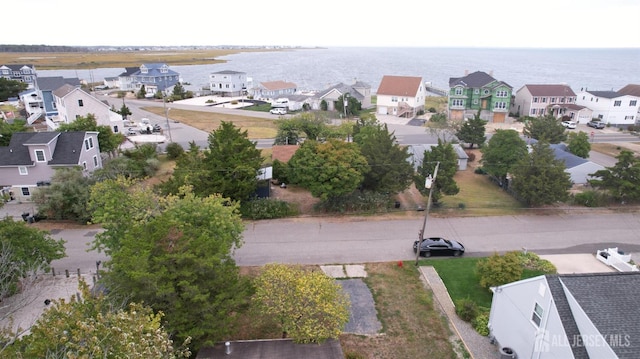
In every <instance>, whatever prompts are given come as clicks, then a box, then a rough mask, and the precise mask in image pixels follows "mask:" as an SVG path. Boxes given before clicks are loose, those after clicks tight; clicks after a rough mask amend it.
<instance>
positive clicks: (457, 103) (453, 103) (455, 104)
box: [451, 99, 464, 107]
mask: <svg viewBox="0 0 640 359" xmlns="http://www.w3.org/2000/svg"><path fill="white" fill-rule="evenodd" d="M451 106H452V107H462V106H464V100H461V99H453V100H451Z"/></svg>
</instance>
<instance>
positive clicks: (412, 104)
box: [376, 75, 427, 118]
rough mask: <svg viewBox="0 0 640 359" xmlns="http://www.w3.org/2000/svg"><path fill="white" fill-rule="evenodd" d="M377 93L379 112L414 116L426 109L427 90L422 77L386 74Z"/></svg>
mask: <svg viewBox="0 0 640 359" xmlns="http://www.w3.org/2000/svg"><path fill="white" fill-rule="evenodd" d="M376 94H377V98H378V101H377V109H376V113H377V114H380V115H393V116H398V117H407V118H413V117H415V116H416V115H417V114H418V112H419V111H424V101H425V98H426V95H427V90H426V88H425V86H424V83H423V82H422V77H412V76H389V75H385V76H383V77H382V81H380V86H378V91H377V92H376Z"/></svg>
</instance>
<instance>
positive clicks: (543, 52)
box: [38, 48, 640, 92]
mask: <svg viewBox="0 0 640 359" xmlns="http://www.w3.org/2000/svg"><path fill="white" fill-rule="evenodd" d="M221 59H225V60H227V61H228V62H227V63H225V64H216V65H194V66H172V67H171V69H173V70H174V71H177V72H178V73H180V75H181V77H182V79H183V80H184V81H186V82H189V83H190V84H191V85H192V86H189V87H188V88H189V89H194V88H201V87H203V86H207V85H208V80H209V74H210V73H212V72H217V71H222V70H234V71H241V72H246V73H247V76H248V77H251V78H253V80H254V83H256V84H257V83H259V82H263V81H277V80H283V81H289V82H293V83H295V84H297V85H298V88H299V89H301V90H323V89H326V88H327V87H329V86H332V85H335V84H337V83H338V82H344V83H353V82H354V80H358V81H363V82H366V83H368V84H369V85H371V89H372V91H373V92H375V91H376V90H377V88H378V86H379V84H380V81H381V80H382V76H384V75H397V76H422V78H423V80H424V81H426V82H431V83H432V84H433V86H435V87H438V88H445V89H446V88H448V86H449V78H450V77H462V76H464V74H465V71H469V72H474V71H484V72H487V73H491V72H492V73H493V77H494V78H496V79H498V80H501V81H504V82H506V83H508V84H509V85H511V86H512V87H513V88H514V91H515V90H518V89H519V88H520V87H522V86H523V85H525V84H557V83H566V84H569V86H571V88H572V89H573V90H574V91H576V92H578V91H580V90H581V89H582V88H588V89H590V90H618V89H620V88H621V87H623V86H625V85H627V84H640V49H482V48H328V49H311V50H291V51H284V52H264V53H241V54H236V55H230V56H226V57H222V58H221ZM123 71H124V69H123V68H116V69H95V70H56V71H38V76H65V77H78V78H80V79H85V80H87V81H100V80H102V79H103V78H104V77H110V76H117V75H119V74H120V73H122V72H123Z"/></svg>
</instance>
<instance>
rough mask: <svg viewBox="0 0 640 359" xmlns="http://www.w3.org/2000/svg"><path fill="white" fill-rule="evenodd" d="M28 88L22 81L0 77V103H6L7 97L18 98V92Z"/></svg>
mask: <svg viewBox="0 0 640 359" xmlns="http://www.w3.org/2000/svg"><path fill="white" fill-rule="evenodd" d="M28 86H29V85H28V84H27V83H25V82H22V81H16V80H9V79H6V78H4V77H0V101H6V100H7V99H9V97H18V95H19V94H20V92H22V91H24V90H26V89H27V87H28Z"/></svg>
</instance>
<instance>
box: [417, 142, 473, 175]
mask: <svg viewBox="0 0 640 359" xmlns="http://www.w3.org/2000/svg"><path fill="white" fill-rule="evenodd" d="M435 146H437V144H422V145H408V146H407V147H408V148H407V152H409V155H410V156H409V158H407V161H409V163H411V164H412V165H413V168H414V169H415V170H416V171H417V170H418V167H420V166H422V161H423V159H424V153H425V152H427V151H429V152H430V151H431V148H432V147H435ZM453 149H454V151H456V154H457V155H458V171H464V170H466V169H467V163H468V162H469V155H468V154H467V153H466V152H465V151H464V149H463V148H462V146H460V145H459V144H457V143H456V144H453Z"/></svg>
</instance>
